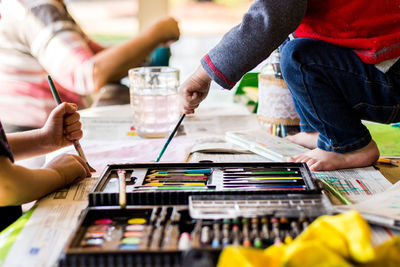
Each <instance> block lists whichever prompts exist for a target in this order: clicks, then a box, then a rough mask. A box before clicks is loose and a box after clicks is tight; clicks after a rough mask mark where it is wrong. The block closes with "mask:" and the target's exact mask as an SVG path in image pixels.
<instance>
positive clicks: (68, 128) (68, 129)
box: [45, 75, 96, 172]
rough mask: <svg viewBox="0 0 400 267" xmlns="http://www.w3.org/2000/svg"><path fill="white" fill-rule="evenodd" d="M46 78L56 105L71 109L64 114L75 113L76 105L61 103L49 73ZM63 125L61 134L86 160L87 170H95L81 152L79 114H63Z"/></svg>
mask: <svg viewBox="0 0 400 267" xmlns="http://www.w3.org/2000/svg"><path fill="white" fill-rule="evenodd" d="M47 80H48V82H49V85H50V89H51V92H52V94H53V96H54V99H55V101H56V103H57V105H65V109H70V110H71V112H68V110H67V111H66V114H68V113H76V105H75V106H74V104H67V103H66V104H63V103H62V101H61V98H60V96H59V94H58V92H57V89H56V87H55V85H54V83H53V80H52V79H51V77H50V76H49V75H48V76H47ZM71 106H72V107H71ZM51 116H52V115H50V117H51ZM77 120H78V122H77ZM46 124H47V123H46ZM45 127H49V126H48V125H45ZM63 127H64V132H63V133H61V134H62V135H64V134H66V138H67V139H68V140H69V141H71V142H72V143H73V145H74V147H75V150H76V151H77V152H78V154H79V156H80V157H81V158H83V160H84V161H85V162H86V164H87V165H88V167H89V170H90V171H91V172H95V171H96V170H95V169H93V168H92V167H91V166H90V165H89V163H88V162H87V159H86V156H85V154H84V153H83V150H82V147H81V145H80V143H79V141H78V139H79V138H81V137H82V131H81V130H80V122H79V114H78V117H73V115H71V116H69V117H67V116H65V118H64V122H63ZM77 128H79V131H77V130H76V129H77ZM61 146H63V145H61Z"/></svg>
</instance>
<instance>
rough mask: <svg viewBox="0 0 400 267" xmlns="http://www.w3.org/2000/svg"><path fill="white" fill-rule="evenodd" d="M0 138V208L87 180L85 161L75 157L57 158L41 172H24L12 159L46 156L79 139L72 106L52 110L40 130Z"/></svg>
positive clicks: (77, 117) (79, 125) (76, 121)
mask: <svg viewBox="0 0 400 267" xmlns="http://www.w3.org/2000/svg"><path fill="white" fill-rule="evenodd" d="M0 126H1V124H0ZM1 129H2V128H1V127H0V130H1ZM0 137H3V139H2V140H0V141H2V142H0V206H6V205H16V204H21V203H26V202H29V201H32V200H35V199H38V198H40V197H41V196H43V195H45V194H48V193H50V192H52V191H54V190H55V189H57V188H60V187H64V186H66V185H68V184H71V183H73V182H76V181H79V180H81V179H83V178H85V177H88V176H90V171H89V168H88V166H87V165H86V163H85V161H84V160H83V159H82V158H81V157H79V156H76V155H70V154H63V155H60V156H58V157H57V158H55V159H53V160H52V161H51V162H49V163H48V164H46V165H45V166H43V167H42V168H40V169H29V168H25V167H22V166H19V165H18V164H14V162H13V161H14V158H15V159H16V160H20V159H24V158H28V157H33V156H37V155H40V154H45V153H49V152H52V151H55V150H57V149H59V148H62V147H64V146H67V145H71V144H72V143H73V141H75V140H78V139H80V138H81V137H82V130H81V123H80V122H79V114H78V113H77V112H76V105H74V104H68V103H63V104H61V105H58V106H57V107H56V108H54V110H53V111H52V112H51V114H50V116H49V118H48V120H47V122H46V124H45V126H44V127H43V128H41V129H37V130H32V131H27V132H21V133H14V134H8V135H7V138H5V136H4V135H1V136H0ZM7 140H8V142H7Z"/></svg>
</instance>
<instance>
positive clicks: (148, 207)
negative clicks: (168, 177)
mask: <svg viewBox="0 0 400 267" xmlns="http://www.w3.org/2000/svg"><path fill="white" fill-rule="evenodd" d="M121 169H123V170H125V171H126V182H127V189H129V186H131V187H132V186H142V185H141V184H140V183H142V184H143V182H144V181H145V177H146V175H149V174H154V173H158V174H160V172H164V171H167V172H171V171H172V172H173V171H182V170H186V171H189V172H190V170H202V171H203V172H205V170H207V169H212V170H211V172H210V174H209V175H208V176H210V177H207V178H206V180H207V182H206V184H207V185H208V182H209V183H210V185H209V186H206V187H205V188H203V189H196V190H194V189H193V190H186V189H185V190H182V189H156V190H150V191H146V192H136V191H134V190H133V191H132V192H130V191H129V190H127V191H128V193H127V206H126V208H121V207H120V206H118V193H117V192H110V191H112V190H115V188H114V187H115V186H114V185H112V183H114V181H110V180H111V179H114V178H115V177H116V175H115V172H116V171H117V170H121ZM132 170H133V171H132ZM249 170H251V171H249ZM282 170H284V171H286V173H279V172H282ZM238 171H239V172H241V173H242V175H244V173H243V172H246V173H248V174H249V175H250V174H254V175H255V174H257V175H258V176H250V177H256V178H263V177H264V178H274V179H275V178H276V177H277V180H285V179H289V180H293V181H294V180H301V181H302V182H298V183H300V184H301V186H299V185H298V184H296V185H294V186H293V187H287V188H284V187H279V186H278V187H277V188H272V189H271V188H263V187H261V188H253V187H250V186H248V185H247V184H244V185H245V186H244V187H243V188H241V187H240V186H239V187H238V188H236V187H235V188H224V187H223V186H224V184H228V185H231V184H232V183H226V181H228V180H229V181H231V180H234V181H235V180H239V179H241V178H240V177H245V180H244V181H246V179H247V178H248V177H249V176H235V175H237V172H238ZM249 172H251V173H249ZM257 172H259V173H257ZM267 172H270V173H269V174H268V173H267ZM179 173H182V172H179ZM133 174H135V175H133ZM136 174H138V175H136ZM224 174H225V175H224ZM234 174H235V175H234ZM213 175H214V176H213ZM268 175H269V176H268ZM285 175H286V176H285ZM206 176H207V175H206ZM132 177H136V179H134V180H135V181H132V179H133V178H132ZM232 177H239V178H232ZM293 177H300V178H295V179H291V178H293ZM279 178H285V179H279ZM224 181H225V183H224ZM260 181H268V179H266V180H260ZM137 182H139V184H136V183H137ZM296 183H297V182H296ZM267 184H268V183H267ZM272 184H281V183H272ZM282 184H283V185H285V183H282ZM107 185H108V187H107ZM240 185H242V184H240ZM261 185H262V184H261ZM138 188H141V187H138ZM295 188H297V189H296V190H295ZM132 189H133V187H132ZM145 190H148V189H145ZM89 198H90V206H89V207H88V208H87V209H86V210H85V211H84V212H83V214H82V215H81V217H80V221H79V223H78V227H77V229H76V230H75V231H74V233H73V234H72V235H71V237H70V239H69V241H68V243H67V245H66V246H65V248H64V252H63V254H62V256H61V258H60V261H59V266H96V267H97V266H191V267H196V266H215V265H216V264H217V262H218V257H219V254H220V253H221V251H222V249H223V248H224V247H225V246H227V245H242V246H248V247H256V248H260V249H264V248H266V247H268V246H270V245H271V244H278V243H281V242H285V240H288V239H293V238H295V237H296V236H297V235H299V234H300V233H301V231H303V230H304V229H305V228H306V227H307V226H308V224H309V223H311V222H312V221H313V220H314V219H315V218H317V217H318V216H320V215H323V214H330V213H332V206H331V205H330V202H329V200H328V198H326V197H325V196H324V195H323V194H321V192H320V190H319V189H318V187H317V186H316V185H315V184H314V182H313V180H312V178H311V174H310V172H309V170H308V168H307V166H306V165H305V164H300V163H182V164H175V163H174V164H167V163H155V164H112V165H109V166H108V167H107V168H106V169H105V170H104V172H103V173H102V175H101V178H100V179H99V181H98V183H97V184H96V185H95V187H94V190H93V192H91V193H90V196H89ZM99 203H101V204H102V205H95V204H99Z"/></svg>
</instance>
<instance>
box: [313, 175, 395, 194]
mask: <svg viewBox="0 0 400 267" xmlns="http://www.w3.org/2000/svg"><path fill="white" fill-rule="evenodd" d="M313 174H314V176H315V177H316V178H323V179H326V180H327V181H328V182H329V183H330V184H331V185H333V186H334V187H335V188H336V189H337V190H338V191H339V192H341V193H342V194H344V195H345V196H347V197H348V198H349V199H350V200H351V201H353V202H359V201H362V200H365V199H367V198H368V197H369V196H372V195H373V194H376V193H380V192H383V191H385V190H386V189H388V188H389V187H390V186H392V184H391V183H390V182H389V181H388V180H387V179H386V178H385V176H383V175H382V173H380V172H379V171H378V170H376V169H375V168H374V167H365V168H354V169H344V170H338V171H325V172H314V173H313Z"/></svg>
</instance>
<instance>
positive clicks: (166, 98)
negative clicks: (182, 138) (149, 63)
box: [129, 67, 180, 138]
mask: <svg viewBox="0 0 400 267" xmlns="http://www.w3.org/2000/svg"><path fill="white" fill-rule="evenodd" d="M129 81H130V87H129V91H130V103H131V107H132V110H133V118H134V126H135V128H136V130H137V133H138V135H139V136H140V137H145V138H162V137H165V136H167V135H168V134H169V133H170V132H171V131H172V130H173V128H174V126H175V124H176V122H177V120H178V118H179V114H180V110H179V97H178V87H179V70H178V69H175V68H171V67H140V68H134V69H131V70H129Z"/></svg>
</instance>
